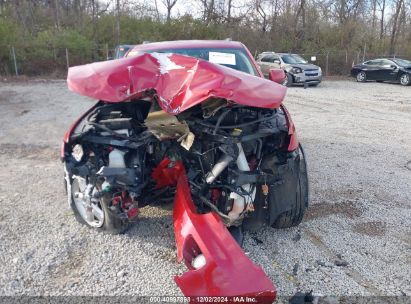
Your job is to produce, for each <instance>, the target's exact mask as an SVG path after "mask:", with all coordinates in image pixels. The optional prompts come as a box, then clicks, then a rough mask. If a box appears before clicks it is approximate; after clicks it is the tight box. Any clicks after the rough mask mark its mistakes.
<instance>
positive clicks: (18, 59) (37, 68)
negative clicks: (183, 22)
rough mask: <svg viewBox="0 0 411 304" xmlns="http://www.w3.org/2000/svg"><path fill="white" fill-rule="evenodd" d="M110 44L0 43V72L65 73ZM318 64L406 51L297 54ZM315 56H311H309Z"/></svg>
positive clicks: (346, 66)
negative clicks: (58, 46)
mask: <svg viewBox="0 0 411 304" xmlns="http://www.w3.org/2000/svg"><path fill="white" fill-rule="evenodd" d="M113 53H114V48H113V47H109V46H108V45H100V46H98V47H95V48H56V47H52V46H12V45H7V46H0V75H4V76H10V75H17V76H19V75H26V76H46V75H49V76H50V75H51V76H55V77H63V78H64V77H65V76H66V74H67V69H68V67H70V66H75V65H81V64H86V63H90V62H95V61H103V60H107V59H108V58H111V57H113ZM300 55H302V56H303V57H304V58H305V59H307V60H308V61H309V62H312V63H314V64H316V65H319V66H320V67H321V68H322V70H323V75H325V76H346V75H349V74H350V70H351V66H352V65H353V64H357V63H360V62H363V61H365V60H368V59H373V58H381V57H400V58H403V59H411V56H409V55H408V56H407V55H401V54H399V55H397V54H394V55H389V54H373V53H364V52H355V51H338V52H327V51H321V52H312V53H304V54H300ZM312 59H315V60H312Z"/></svg>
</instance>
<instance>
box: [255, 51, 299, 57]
mask: <svg viewBox="0 0 411 304" xmlns="http://www.w3.org/2000/svg"><path fill="white" fill-rule="evenodd" d="M261 55H280V56H281V55H297V54H295V53H276V52H262V53H260V54H258V56H261Z"/></svg>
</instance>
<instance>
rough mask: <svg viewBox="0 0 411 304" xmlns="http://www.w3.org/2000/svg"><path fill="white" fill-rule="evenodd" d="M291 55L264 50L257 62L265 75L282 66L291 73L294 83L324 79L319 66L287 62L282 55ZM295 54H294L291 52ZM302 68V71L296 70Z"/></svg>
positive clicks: (318, 81)
mask: <svg viewBox="0 0 411 304" xmlns="http://www.w3.org/2000/svg"><path fill="white" fill-rule="evenodd" d="M284 55H289V54H285V53H274V52H264V53H261V54H259V55H258V57H257V64H258V65H259V66H260V68H261V71H262V73H263V74H264V76H266V77H267V76H268V74H269V72H270V70H271V69H274V68H281V69H283V70H284V71H285V72H286V73H288V74H289V75H292V77H293V82H294V83H306V82H307V83H313V84H314V83H315V84H318V83H320V82H321V80H322V71H321V69H320V67H319V66H317V65H314V64H312V63H292V64H289V63H286V62H284V60H283V59H282V56H284ZM290 55H294V54H290ZM296 69H297V70H298V69H300V70H301V72H296V71H295V70H296Z"/></svg>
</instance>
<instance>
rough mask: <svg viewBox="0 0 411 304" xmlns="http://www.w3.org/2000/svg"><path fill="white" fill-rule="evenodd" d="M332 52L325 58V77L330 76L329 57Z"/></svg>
mask: <svg viewBox="0 0 411 304" xmlns="http://www.w3.org/2000/svg"><path fill="white" fill-rule="evenodd" d="M329 54H330V52H327V55H326V57H325V76H328V55H329Z"/></svg>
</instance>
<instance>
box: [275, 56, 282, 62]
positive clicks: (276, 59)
mask: <svg viewBox="0 0 411 304" xmlns="http://www.w3.org/2000/svg"><path fill="white" fill-rule="evenodd" d="M273 62H276V63H281V60H280V57H278V56H273Z"/></svg>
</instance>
